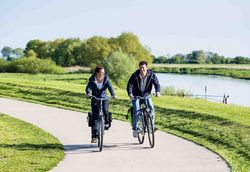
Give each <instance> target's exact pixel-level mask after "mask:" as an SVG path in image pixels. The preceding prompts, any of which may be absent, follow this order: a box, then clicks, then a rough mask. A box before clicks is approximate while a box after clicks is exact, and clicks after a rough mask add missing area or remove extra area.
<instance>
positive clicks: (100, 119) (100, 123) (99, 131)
mask: <svg viewBox="0 0 250 172" xmlns="http://www.w3.org/2000/svg"><path fill="white" fill-rule="evenodd" d="M90 98H94V99H96V100H97V101H98V102H97V104H98V109H99V113H98V119H97V123H96V125H95V126H94V127H96V129H97V135H98V137H97V140H98V141H97V142H98V147H99V151H100V152H101V151H102V148H103V135H104V115H103V109H102V102H103V101H104V100H108V98H98V97H95V96H93V95H90Z"/></svg>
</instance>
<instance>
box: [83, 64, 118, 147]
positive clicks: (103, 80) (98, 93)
mask: <svg viewBox="0 0 250 172" xmlns="http://www.w3.org/2000/svg"><path fill="white" fill-rule="evenodd" d="M106 89H108V90H109V92H110V94H111V97H112V98H116V97H115V92H114V89H113V87H112V85H111V83H110V79H109V77H108V76H107V75H105V70H104V67H102V66H97V67H96V69H95V73H94V74H93V75H92V76H91V77H90V78H89V82H88V85H87V87H86V94H87V97H91V93H90V92H91V91H92V95H93V96H95V97H97V98H108V96H107V93H106ZM97 103H98V101H97V100H96V99H91V109H92V113H93V122H94V124H93V126H92V127H91V136H92V137H91V138H92V139H91V143H96V138H97V134H98V133H97V130H96V123H97V119H98V113H99V109H98V104H97ZM108 105H109V104H108V100H103V103H102V106H103V107H102V108H103V114H104V119H105V129H108V128H109V127H110V126H111V121H110V117H109V112H108Z"/></svg>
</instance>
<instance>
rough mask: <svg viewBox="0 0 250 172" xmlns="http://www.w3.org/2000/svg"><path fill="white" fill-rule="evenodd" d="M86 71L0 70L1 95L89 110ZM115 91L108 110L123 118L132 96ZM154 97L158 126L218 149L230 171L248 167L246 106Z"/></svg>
mask: <svg viewBox="0 0 250 172" xmlns="http://www.w3.org/2000/svg"><path fill="white" fill-rule="evenodd" d="M88 76H89V75H88V74H71V75H24V74H21V75H18V76H17V75H16V74H0V77H1V78H2V79H1V80H0V89H1V90H2V91H1V93H0V95H2V96H9V97H15V98H19V99H26V100H29V101H35V102H40V103H44V104H49V105H53V106H58V107H63V108H68V109H73V110H78V111H85V112H87V111H89V110H90V103H89V100H87V99H85V98H83V94H82V93H83V92H84V89H85V84H86V81H87V78H88ZM44 78H45V79H44ZM116 93H117V95H118V97H119V98H120V99H119V100H116V101H113V102H111V104H110V110H111V111H112V112H113V113H114V116H115V117H116V118H118V119H121V120H125V115H126V112H127V109H128V107H129V106H130V101H129V100H128V99H127V96H126V92H125V91H124V90H121V89H119V88H116ZM154 102H155V109H156V114H157V117H156V125H158V127H159V128H161V129H162V130H164V131H167V132H170V133H173V134H176V135H179V136H181V137H184V138H187V139H189V140H192V141H194V142H196V143H198V144H202V145H204V146H206V147H208V148H209V149H211V150H213V151H215V152H217V153H219V154H220V155H221V156H222V157H223V158H225V159H226V161H227V162H228V163H229V164H230V165H231V167H232V169H233V170H234V171H249V167H250V122H249V119H250V108H246V107H239V106H232V105H223V104H217V103H212V102H206V101H204V100H200V99H188V98H179V97H169V96H162V97H161V98H160V99H154Z"/></svg>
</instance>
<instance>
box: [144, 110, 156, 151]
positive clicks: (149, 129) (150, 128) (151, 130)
mask: <svg viewBox="0 0 250 172" xmlns="http://www.w3.org/2000/svg"><path fill="white" fill-rule="evenodd" d="M145 113H147V114H145V115H147V121H146V127H147V132H148V140H149V144H150V147H151V148H153V147H154V145H155V135H154V125H153V120H152V118H151V116H150V114H149V113H148V112H145Z"/></svg>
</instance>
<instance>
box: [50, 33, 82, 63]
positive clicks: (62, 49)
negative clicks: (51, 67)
mask: <svg viewBox="0 0 250 172" xmlns="http://www.w3.org/2000/svg"><path fill="white" fill-rule="evenodd" d="M80 45H81V41H80V39H78V38H69V39H66V40H64V41H62V42H61V43H60V44H58V46H57V47H56V49H55V52H54V56H55V61H56V64H58V65H61V66H72V65H75V57H74V55H73V52H74V49H75V48H76V47H79V46H80Z"/></svg>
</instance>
